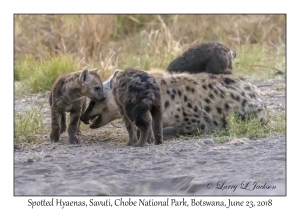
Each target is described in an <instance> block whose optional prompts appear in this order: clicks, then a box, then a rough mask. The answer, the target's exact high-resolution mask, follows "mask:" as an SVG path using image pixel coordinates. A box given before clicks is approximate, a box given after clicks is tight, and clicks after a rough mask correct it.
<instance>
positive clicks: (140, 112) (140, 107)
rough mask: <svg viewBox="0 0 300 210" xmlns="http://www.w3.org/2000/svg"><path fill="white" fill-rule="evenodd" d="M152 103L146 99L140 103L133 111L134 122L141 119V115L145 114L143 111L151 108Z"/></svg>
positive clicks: (132, 118)
mask: <svg viewBox="0 0 300 210" xmlns="http://www.w3.org/2000/svg"><path fill="white" fill-rule="evenodd" d="M151 104H152V103H151V102H150V101H148V100H146V99H144V100H142V101H141V102H140V103H138V104H137V105H136V106H135V107H134V108H133V109H132V111H131V120H132V121H133V122H138V121H139V120H141V116H142V115H143V113H145V112H147V111H148V110H150V107H151Z"/></svg>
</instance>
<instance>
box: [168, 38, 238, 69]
mask: <svg viewBox="0 0 300 210" xmlns="http://www.w3.org/2000/svg"><path fill="white" fill-rule="evenodd" d="M235 57H236V52H235V51H233V50H230V49H229V48H228V47H226V46H225V45H223V44H220V43H214V42H208V43H203V44H201V45H197V46H194V47H191V48H189V49H188V50H187V51H185V52H184V53H183V54H182V55H180V56H178V57H177V58H176V59H175V60H173V61H172V62H171V63H170V64H169V66H168V67H167V70H168V71H169V72H176V73H183V72H185V73H193V74H194V73H201V72H206V73H212V74H232V61H233V59H234V58H235Z"/></svg>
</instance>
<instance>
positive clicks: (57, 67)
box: [14, 55, 79, 93]
mask: <svg viewBox="0 0 300 210" xmlns="http://www.w3.org/2000/svg"><path fill="white" fill-rule="evenodd" d="M77 70H79V69H78V65H77V63H76V62H75V61H74V59H73V58H72V56H70V55H54V56H50V55H49V58H48V59H46V60H36V59H34V58H33V57H32V56H30V55H29V56H26V57H24V58H23V59H21V60H18V61H16V63H15V66H14V76H15V80H16V81H21V82H22V83H23V84H24V88H25V89H26V90H27V91H29V92H31V93H38V92H44V91H48V90H50V89H51V87H52V85H53V83H54V81H55V80H56V79H57V77H59V76H60V75H62V74H64V73H67V72H73V71H77Z"/></svg>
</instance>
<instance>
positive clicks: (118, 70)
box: [110, 69, 122, 88]
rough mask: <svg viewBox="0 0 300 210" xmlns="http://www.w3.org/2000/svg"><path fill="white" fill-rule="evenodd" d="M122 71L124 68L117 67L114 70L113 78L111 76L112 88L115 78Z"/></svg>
mask: <svg viewBox="0 0 300 210" xmlns="http://www.w3.org/2000/svg"><path fill="white" fill-rule="evenodd" d="M120 72H122V70H120V69H116V70H115V71H114V74H113V76H112V78H111V80H110V88H112V82H113V80H114V78H116V77H117V75H118V74H119V73H120Z"/></svg>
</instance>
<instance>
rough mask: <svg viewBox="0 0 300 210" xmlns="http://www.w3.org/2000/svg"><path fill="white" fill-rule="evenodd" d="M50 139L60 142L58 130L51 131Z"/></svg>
mask: <svg viewBox="0 0 300 210" xmlns="http://www.w3.org/2000/svg"><path fill="white" fill-rule="evenodd" d="M50 139H51V140H52V141H54V142H58V140H59V133H58V132H51V133H50Z"/></svg>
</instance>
